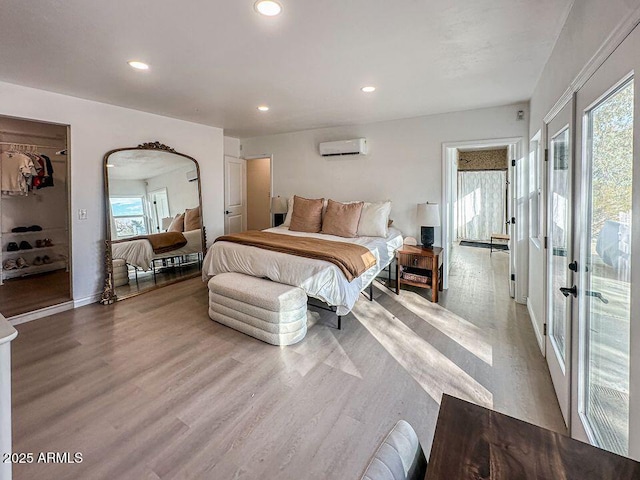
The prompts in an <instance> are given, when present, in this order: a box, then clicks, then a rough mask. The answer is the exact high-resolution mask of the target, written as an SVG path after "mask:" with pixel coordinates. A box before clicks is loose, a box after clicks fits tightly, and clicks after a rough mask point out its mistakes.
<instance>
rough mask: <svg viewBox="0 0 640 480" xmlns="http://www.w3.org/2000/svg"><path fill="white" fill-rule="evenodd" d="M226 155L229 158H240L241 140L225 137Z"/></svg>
mask: <svg viewBox="0 0 640 480" xmlns="http://www.w3.org/2000/svg"><path fill="white" fill-rule="evenodd" d="M224 154H225V155H227V156H229V157H235V158H240V139H239V138H234V137H224Z"/></svg>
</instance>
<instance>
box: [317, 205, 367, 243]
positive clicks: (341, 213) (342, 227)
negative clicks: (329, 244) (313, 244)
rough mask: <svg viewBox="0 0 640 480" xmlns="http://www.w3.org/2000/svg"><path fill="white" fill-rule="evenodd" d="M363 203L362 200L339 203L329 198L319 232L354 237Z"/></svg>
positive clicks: (356, 233)
mask: <svg viewBox="0 0 640 480" xmlns="http://www.w3.org/2000/svg"><path fill="white" fill-rule="evenodd" d="M363 205H364V202H356V203H340V202H334V201H333V200H329V202H328V203H327V211H326V213H325V214H324V218H323V219H322V231H321V232H320V233H326V234H327V235H337V236H338V237H345V238H353V237H356V236H357V235H358V223H359V222H360V214H361V213H362V207H363Z"/></svg>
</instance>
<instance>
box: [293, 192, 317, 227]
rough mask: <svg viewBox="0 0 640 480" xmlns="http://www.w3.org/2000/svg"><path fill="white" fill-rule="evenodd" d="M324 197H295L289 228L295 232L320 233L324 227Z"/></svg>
mask: <svg viewBox="0 0 640 480" xmlns="http://www.w3.org/2000/svg"><path fill="white" fill-rule="evenodd" d="M323 201H324V198H318V199H317V200H310V199H308V198H303V197H298V196H297V195H296V196H295V197H294V201H293V211H292V213H291V224H290V225H289V230H291V231H293V232H308V233H319V232H320V229H321V228H322V203H323Z"/></svg>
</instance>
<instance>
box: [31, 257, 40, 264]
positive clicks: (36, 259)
mask: <svg viewBox="0 0 640 480" xmlns="http://www.w3.org/2000/svg"><path fill="white" fill-rule="evenodd" d="M33 264H34V265H36V266H40V265H42V257H36V258H34V259H33Z"/></svg>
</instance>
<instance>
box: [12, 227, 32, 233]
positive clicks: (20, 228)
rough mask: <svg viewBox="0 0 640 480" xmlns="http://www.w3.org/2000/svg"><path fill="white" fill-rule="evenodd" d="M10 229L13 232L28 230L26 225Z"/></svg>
mask: <svg viewBox="0 0 640 480" xmlns="http://www.w3.org/2000/svg"><path fill="white" fill-rule="evenodd" d="M11 231H12V232H13V233H24V232H28V231H29V230H27V227H15V228H12V229H11Z"/></svg>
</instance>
